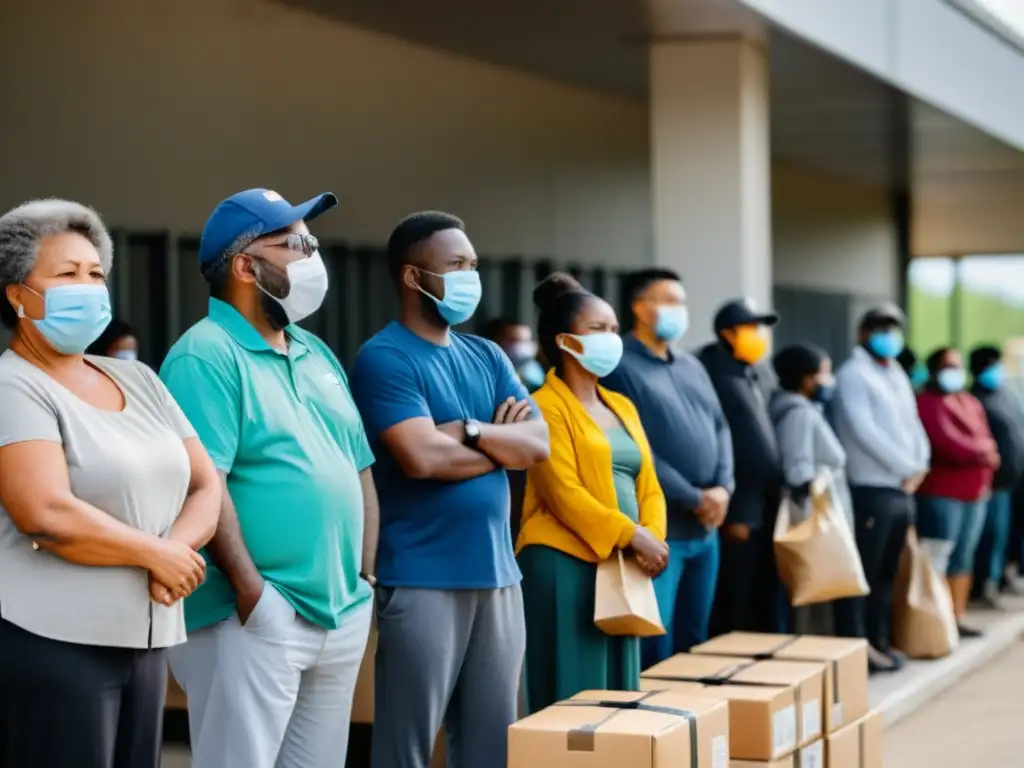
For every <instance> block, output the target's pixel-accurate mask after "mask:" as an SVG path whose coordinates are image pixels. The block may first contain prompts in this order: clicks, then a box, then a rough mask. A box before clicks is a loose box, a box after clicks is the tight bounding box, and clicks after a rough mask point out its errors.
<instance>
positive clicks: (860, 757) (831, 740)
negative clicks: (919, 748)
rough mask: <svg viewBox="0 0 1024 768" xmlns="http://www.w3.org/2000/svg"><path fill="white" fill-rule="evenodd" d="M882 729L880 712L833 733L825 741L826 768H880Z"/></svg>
mask: <svg viewBox="0 0 1024 768" xmlns="http://www.w3.org/2000/svg"><path fill="white" fill-rule="evenodd" d="M884 728H885V725H884V723H883V722H882V715H881V713H880V712H869V713H868V714H867V716H866V717H863V718H861V719H860V720H858V721H857V722H855V723H851V724H850V725H848V726H846V727H845V728H841V729H840V730H838V731H836V732H835V733H833V734H832V735H831V736H829V737H828V738H827V739H825V765H826V766H827V768H882V731H883V730H884Z"/></svg>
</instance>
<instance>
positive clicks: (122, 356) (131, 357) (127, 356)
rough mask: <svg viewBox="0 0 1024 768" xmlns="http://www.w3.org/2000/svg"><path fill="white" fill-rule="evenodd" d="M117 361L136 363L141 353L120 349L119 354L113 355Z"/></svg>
mask: <svg viewBox="0 0 1024 768" xmlns="http://www.w3.org/2000/svg"><path fill="white" fill-rule="evenodd" d="M111 357H113V358H114V359H115V360H124V361H126V362H134V361H136V360H138V359H139V353H138V352H136V351H135V350H134V349H119V350H118V351H117V352H115V353H114V354H112V355H111Z"/></svg>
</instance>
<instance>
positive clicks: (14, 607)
mask: <svg viewBox="0 0 1024 768" xmlns="http://www.w3.org/2000/svg"><path fill="white" fill-rule="evenodd" d="M112 251H113V248H112V244H111V241H110V235H109V234H108V233H107V230H106V229H105V228H104V226H103V222H102V221H101V220H100V217H99V215H98V214H97V213H96V212H95V211H94V210H92V209H91V208H87V207H85V206H83V205H80V204H78V203H73V202H70V201H66V200H57V199H49V200H36V201H33V202H30V203H26V204H24V205H21V206H19V207H17V208H15V209H13V210H11V211H8V212H7V213H5V214H4V215H2V216H0V322H2V323H3V325H4V326H6V327H7V328H9V329H11V330H12V331H13V338H12V340H11V345H10V348H9V349H8V350H7V351H5V352H4V353H3V354H2V355H0V403H2V405H0V765H5V766H18V768H118V767H119V766H132V767H133V768H135V767H137V768H157V766H158V765H159V764H160V749H161V728H162V723H163V705H164V698H165V691H166V687H167V650H166V649H167V648H169V647H171V646H179V647H180V644H181V643H184V642H185V619H184V613H183V610H182V602H181V601H182V598H184V597H187V596H188V595H189V594H190V593H191V592H192V591H193V590H194V589H195V588H196V586H197V585H198V584H199V583H200V582H202V580H203V575H204V570H205V568H204V563H203V558H202V557H201V556H200V555H199V554H198V553H197V552H196V550H198V549H199V548H200V547H202V546H203V545H204V544H206V542H207V541H209V539H210V537H211V536H213V532H214V529H215V528H216V526H217V513H218V507H219V505H220V484H219V482H218V480H217V474H216V471H215V470H214V468H213V464H212V463H211V461H210V457H209V456H208V455H207V453H206V451H205V450H203V446H202V445H201V444H200V442H199V440H197V439H196V434H195V431H194V430H193V428H192V426H191V425H190V424H189V422H188V420H187V419H186V418H185V416H184V415H183V414H182V412H181V410H180V409H179V408H178V406H177V405H176V404H175V402H174V399H173V398H172V397H171V395H170V393H169V392H168V391H167V389H166V388H165V387H164V385H163V384H161V383H160V380H159V379H158V378H157V377H156V374H155V373H153V372H152V371H151V370H150V369H148V368H146V367H145V366H143V365H141V364H139V363H136V362H132V361H122V360H116V359H112V358H108V357H94V356H92V355H86V354H84V353H85V351H86V349H87V348H88V347H89V345H90V344H92V343H93V342H94V341H95V340H96V339H97V338H98V337H99V336H100V335H101V334H102V333H103V330H104V328H105V327H106V326H107V324H108V323H109V322H110V294H109V293H108V291H107V275H108V274H109V272H110V269H111V266H112V262H113V252H112Z"/></svg>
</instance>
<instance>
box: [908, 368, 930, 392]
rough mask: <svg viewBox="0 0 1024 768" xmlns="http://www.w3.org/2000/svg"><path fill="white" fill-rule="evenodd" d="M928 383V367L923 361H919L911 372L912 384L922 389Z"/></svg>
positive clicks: (915, 387)
mask: <svg viewBox="0 0 1024 768" xmlns="http://www.w3.org/2000/svg"><path fill="white" fill-rule="evenodd" d="M927 383H928V368H927V367H926V366H925V365H924V364H923V363H918V364H917V365H915V366H914V369H913V370H912V371H911V372H910V384H911V386H913V387H914V389H920V388H921V387H923V386H924V385H925V384H927Z"/></svg>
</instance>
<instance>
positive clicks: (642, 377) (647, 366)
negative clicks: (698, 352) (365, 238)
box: [601, 269, 734, 668]
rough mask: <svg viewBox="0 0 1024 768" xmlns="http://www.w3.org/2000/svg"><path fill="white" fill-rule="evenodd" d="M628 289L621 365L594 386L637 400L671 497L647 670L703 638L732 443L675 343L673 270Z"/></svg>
mask: <svg viewBox="0 0 1024 768" xmlns="http://www.w3.org/2000/svg"><path fill="white" fill-rule="evenodd" d="M625 291H626V295H627V296H628V297H629V302H630V307H631V309H632V313H633V329H632V331H631V332H630V333H629V334H628V335H627V336H626V337H625V338H624V340H623V346H624V352H623V356H622V362H621V363H620V364H619V366H618V367H617V368H616V369H615V370H614V371H613V372H612V373H611V374H610V375H608V376H606V377H605V378H604V379H602V380H601V383H602V384H603V385H604V386H606V387H608V389H611V390H613V391H615V392H621V393H622V394H624V395H626V397H628V398H629V399H630V400H632V401H633V403H634V404H635V405H636V407H637V410H638V411H639V413H640V419H641V421H642V423H643V426H644V431H645V432H646V433H647V437H648V439H649V440H650V443H651V451H652V454H653V457H654V465H655V467H656V469H657V472H658V481H659V482H660V483H661V487H662V489H663V490H664V492H665V498H666V500H667V503H668V534H667V535H668V545H669V560H668V567H667V568H666V569H665V571H664V572H663V573H662V574H661V575H660V576H659V577H658V578H657V579H656V580H655V582H654V588H655V593H656V594H657V597H658V608H659V610H660V611H661V618H662V621H663V622H664V624H665V629H666V634H664V635H662V636H660V637H652V638H648V639H646V640H644V641H643V643H642V649H643V662H644V667H645V668H646V667H648V666H651V665H653V664H656V663H657V662H659V661H662V660H664V659H666V658H668V657H669V656H671V655H672V654H673V653H684V652H686V651H689V650H690V648H691V647H692V646H694V645H697V644H698V643H703V642H704V641H705V640H707V639H708V622H709V620H710V618H711V606H712V603H713V601H714V597H715V585H716V584H717V581H718V552H719V545H718V528H719V526H720V525H721V524H722V522H723V521H724V520H725V514H726V510H727V509H728V505H729V496H730V494H731V493H732V491H733V485H734V483H733V470H732V463H733V458H732V452H733V446H732V437H731V435H730V432H729V425H728V423H726V420H725V414H724V413H723V412H722V406H721V405H720V404H719V402H718V395H717V394H715V388H714V386H713V385H712V383H711V379H710V378H709V376H708V373H707V371H706V370H704V366H702V365H701V364H700V362H699V361H698V360H697V358H696V357H694V356H693V355H692V354H690V353H689V352H686V351H683V350H681V349H678V348H676V347H674V346H673V345H675V344H676V343H677V342H678V341H679V340H680V339H682V338H683V336H684V335H685V333H686V331H687V329H688V327H689V323H690V316H689V312H688V310H687V307H686V291H685V289H684V288H683V284H682V282H681V281H680V279H679V276H678V275H677V274H676V273H675V272H671V271H669V270H662V269H649V270H644V271H642V272H637V273H635V274H633V275H631V276H630V277H629V279H628V280H627V281H626V284H625Z"/></svg>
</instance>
